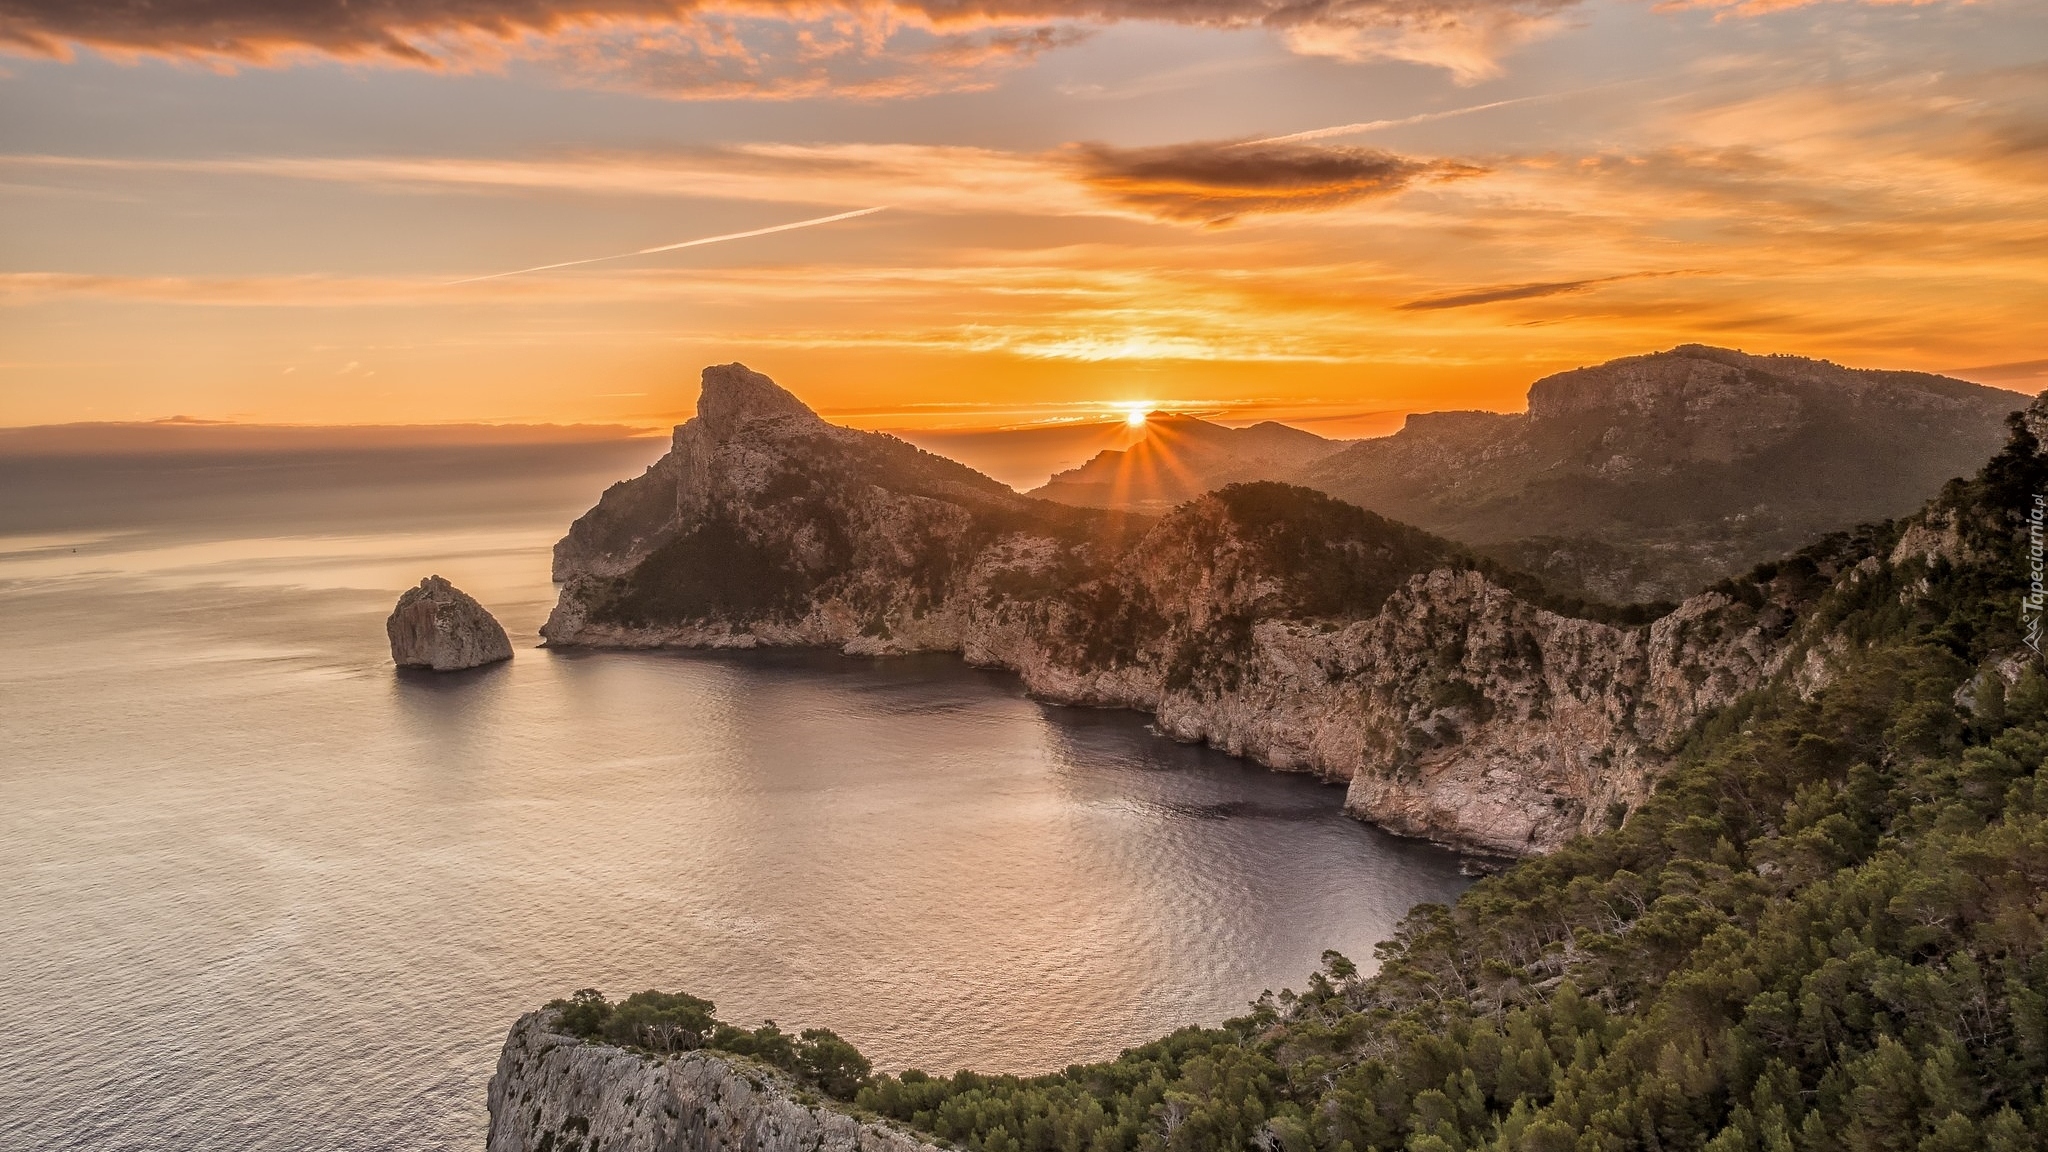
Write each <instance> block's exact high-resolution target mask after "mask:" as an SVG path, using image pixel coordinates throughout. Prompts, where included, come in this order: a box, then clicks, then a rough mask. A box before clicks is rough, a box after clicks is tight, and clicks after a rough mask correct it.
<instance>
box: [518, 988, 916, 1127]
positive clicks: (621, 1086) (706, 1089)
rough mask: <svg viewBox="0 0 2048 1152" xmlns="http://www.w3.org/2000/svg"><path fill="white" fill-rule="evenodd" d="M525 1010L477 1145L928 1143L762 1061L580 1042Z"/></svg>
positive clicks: (547, 1017)
mask: <svg viewBox="0 0 2048 1152" xmlns="http://www.w3.org/2000/svg"><path fill="white" fill-rule="evenodd" d="M555 1019H556V1016H555V1013H553V1012H551V1011H540V1012H529V1013H527V1014H526V1015H525V1016H522V1017H520V1018H519V1022H518V1023H517V1024H515V1025H513V1027H512V1032H511V1034H510V1035H509V1036H507V1037H506V1038H505V1048H504V1050H503V1052H502V1053H501V1054H500V1055H499V1057H498V1071H497V1074H496V1075H494V1076H492V1077H491V1086H490V1109H491V1128H490V1135H489V1136H488V1137H487V1138H486V1142H485V1145H484V1147H485V1148H486V1150H487V1152H561V1150H563V1149H569V1148H587V1149H593V1150H595V1149H600V1148H601V1149H603V1150H604V1152H709V1150H711V1149H721V1148H722V1149H735V1150H744V1152H938V1150H937V1149H936V1147H935V1146H933V1145H931V1144H928V1143H926V1142H924V1141H922V1140H919V1139H917V1138H915V1137H913V1136H909V1135H905V1134H904V1133H902V1132H899V1131H897V1130H896V1129H894V1128H890V1127H887V1126H886V1125H883V1124H879V1123H863V1122H862V1121H859V1120H856V1119H854V1118H853V1117H851V1116H848V1115H846V1114H845V1113H842V1112H839V1111H836V1110H834V1109H832V1108H830V1107H827V1106H824V1105H822V1104H806V1103H803V1102H801V1101H800V1100H799V1099H798V1098H797V1090H796V1089H795V1088H793V1087H792V1086H791V1085H790V1084H789V1082H788V1081H787V1080H786V1079H785V1078H784V1077H783V1076H782V1075H781V1074H780V1073H779V1072H776V1071H775V1070H773V1069H771V1068H767V1067H764V1066H761V1065H757V1064H754V1063H752V1062H750V1061H746V1060H743V1059H741V1058H739V1057H728V1056H722V1055H715V1054H713V1053H709V1052H686V1053H683V1054H681V1055H678V1056H673V1057H670V1058H667V1059H657V1058H655V1057H652V1056H646V1055H643V1054H641V1053H637V1052H631V1051H628V1050H626V1049H623V1048H613V1047H610V1046H608V1045H603V1044H586V1043H584V1042H583V1041H581V1040H579V1039H577V1038H576V1037H574V1036H567V1035H564V1034H562V1033H560V1032H557V1031H555V1030H554V1027H553V1025H554V1023H555Z"/></svg>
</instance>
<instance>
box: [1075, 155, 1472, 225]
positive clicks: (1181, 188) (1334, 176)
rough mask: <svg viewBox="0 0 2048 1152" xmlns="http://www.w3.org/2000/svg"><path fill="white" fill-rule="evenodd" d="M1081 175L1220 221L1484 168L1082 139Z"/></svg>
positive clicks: (1142, 204) (1137, 200)
mask: <svg viewBox="0 0 2048 1152" xmlns="http://www.w3.org/2000/svg"><path fill="white" fill-rule="evenodd" d="M1072 155H1073V158H1074V161H1073V162H1074V167H1075V170H1076V174H1077V175H1078V176H1079V178H1080V179H1081V180H1082V181H1083V182H1084V183H1086V184H1087V185H1089V186H1090V187H1092V188H1094V189H1095V190H1096V191H1097V192H1099V193H1101V194H1103V195H1105V196H1108V197H1110V198H1111V199H1114V200H1116V201H1118V202H1120V203H1123V204H1126V205H1129V206H1131V207H1133V208H1139V209H1142V210H1144V211H1146V212H1149V213H1151V214H1152V215H1154V216H1158V217H1161V218H1162V219H1167V220H1187V221H1198V222H1202V223H1210V224H1216V223H1222V222H1224V221H1227V220H1230V219H1232V218H1234V217H1237V216H1241V215H1244V214H1246V213H1254V212H1304V211H1317V210H1321V209H1327V208H1335V207H1338V206H1339V205H1343V204H1350V203H1353V202H1355V201H1359V200H1370V199H1374V198H1377V197H1382V196H1391V195H1393V194H1394V193H1396V192H1399V191H1401V190H1402V189H1404V188H1407V187H1408V186H1409V185H1411V184H1414V183H1415V182H1417V181H1420V180H1451V179H1459V178H1462V177H1467V176H1476V175H1479V174H1481V173H1482V172H1483V171H1484V169H1482V168H1479V167H1476V166H1474V165H1470V164H1463V163H1459V162H1457V161H1452V160H1419V159H1414V158H1411V157H1407V156H1396V155H1394V154H1393V153H1391V152H1381V151H1378V150H1376V149H1371V148H1342V147H1318V146H1315V145H1312V144H1296V143H1285V142H1282V143H1260V142H1251V143H1246V142H1243V141H1206V142H1204V141H1198V142H1193V143H1187V144H1169V145H1165V146H1163V147H1157V148H1112V147H1110V146H1108V145H1105V144H1083V145H1077V146H1076V147H1075V148H1074V149H1073V153H1072Z"/></svg>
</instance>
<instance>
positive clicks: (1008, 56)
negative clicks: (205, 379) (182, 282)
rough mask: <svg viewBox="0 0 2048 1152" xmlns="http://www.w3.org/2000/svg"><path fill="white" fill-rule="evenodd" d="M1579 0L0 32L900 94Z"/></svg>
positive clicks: (257, 58) (674, 0) (668, 1)
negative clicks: (1094, 33)
mask: <svg viewBox="0 0 2048 1152" xmlns="http://www.w3.org/2000/svg"><path fill="white" fill-rule="evenodd" d="M1578 2H1579V0H1175V2H1173V3H1160V2H1159V0H979V2H977V3H972V4H960V3H956V2H953V0H883V2H880V3H853V2H844V3H833V2H830V0H828V2H826V3H822V4H821V3H816V2H813V0H724V2H704V0H412V2H406V3H398V2H396V0H369V2H365V3H353V4H296V3H276V2H274V0H157V2H155V3H152V4H149V5H146V6H136V5H120V4H113V5H109V4H80V3H75V2H74V0H12V2H11V3H9V4H7V5H6V6H5V7H4V8H0V44H5V45H9V46H11V47H13V48H14V49H15V50H17V51H22V52H29V53H35V54H40V55H48V56H64V55H67V54H68V53H70V52H72V51H73V50H75V49H76V48H79V47H85V48H91V49H95V50H98V51H102V52H107V53H110V54H116V55H159V56H171V57H180V58H187V59H198V60H206V61H211V62H215V63H221V64H227V65H277V64H284V63H289V62H290V61H292V60H294V59H297V58H300V57H304V56H307V55H322V56H328V57H335V58H340V59H347V60H365V61H382V62H387V63H396V64H404V65H413V66H420V67H430V68H464V67H491V66H496V65H498V64H500V63H502V62H503V61H505V60H507V59H512V58H520V59H537V60H541V61H544V62H547V63H550V64H552V65H555V66H558V67H560V68H561V69H562V71H563V73H564V74H565V75H566V76H568V77H570V78H572V79H577V80H581V81H584V82H597V83H611V84H624V85H630V86H634V87H640V88H644V89H647V90H650V91H657V92H666V93H669V94H673V95H680V96H733V95H745V94H755V95H767V96H790V95H807V94H824V93H830V94H837V95H856V96H860V95H866V96H887V95H894V94H910V93H914V92H922V91H932V90H939V89H943V88H946V87H948V86H969V87H972V86H975V85H976V84H977V83H979V82H980V81H979V80H978V78H979V77H981V76H983V75H985V74H986V72H987V71H988V70H990V69H1001V68H1004V67H1008V66H1012V65H1014V64H1015V63H1017V62H1019V61H1023V60H1029V59H1031V58H1033V57H1035V56H1036V55H1038V54H1039V53H1041V52H1043V51H1046V50H1047V49H1050V48H1054V47H1058V46H1060V45H1062V44H1066V43H1072V42H1073V41H1074V40H1075V39H1076V38H1077V37H1079V36H1081V35H1085V33H1086V31H1087V30H1088V29H1090V28H1098V27H1101V26H1104V25H1107V24H1111V23H1116V22H1119V21H1132V20H1143V21H1155V22H1162V23H1174V24H1183V25H1192V26H1200V27H1211V28H1256V27H1264V28H1268V29H1272V30H1273V31H1275V32H1276V33H1278V34H1279V35H1280V36H1281V38H1282V39H1283V41H1284V42H1285V43H1287V44H1288V45H1289V46H1290V47H1292V48H1293V49H1294V50H1295V51H1298V52H1302V53H1306V54H1312V55H1321V56H1334V57H1339V58H1343V59H1352V60H1361V59H1376V58H1386V59H1401V60H1410V61H1416V62H1420V63H1426V64H1432V65H1437V66H1441V67H1445V68H1448V69H1450V70H1452V71H1453V72H1454V73H1456V74H1457V75H1459V76H1460V77H1461V78H1467V79H1470V78H1476V77H1479V76H1483V75H1487V74H1490V73H1491V72H1492V71H1493V70H1494V69H1495V67H1496V65H1495V61H1496V60H1497V58H1498V56H1499V55H1500V54H1501V53H1503V52H1506V51H1508V50H1510V49H1512V48H1513V47H1514V46H1515V45H1517V44H1519V43H1522V42H1524V41H1526V40H1528V39H1530V38H1532V37H1533V36H1535V35H1539V34H1541V32H1542V31H1543V30H1545V29H1547V28H1550V27H1552V26H1554V23H1555V17H1556V15H1557V14H1558V13H1559V12H1561V11H1564V10H1566V9H1568V8H1571V7H1573V6H1574V5H1576V4H1577V3H1578Z"/></svg>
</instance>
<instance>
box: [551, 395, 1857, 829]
mask: <svg viewBox="0 0 2048 1152" xmlns="http://www.w3.org/2000/svg"><path fill="white" fill-rule="evenodd" d="M1831 555H1832V553H1831V552H1830V550H1829V549H1828V548H1826V547H1822V548H1818V549H1815V550H1813V551H1811V552H1810V553H1809V554H1805V555H1802V556H1800V557H1798V558H1796V559H1795V560H1793V561H1791V562H1788V563H1786V564H1783V565H1779V566H1778V567H1776V568H1774V569H1770V570H1767V571H1761V572H1759V573H1758V574H1757V575H1756V576H1754V577H1750V578H1744V579H1740V580H1733V581H1728V582H1725V583H1724V584H1723V585H1721V586H1718V587H1716V588H1715V589H1713V590H1710V591H1707V592H1704V593H1702V594H1700V595H1697V596H1694V597H1692V598H1690V599H1688V600H1686V601H1685V602H1684V603H1682V604H1680V605H1679V606H1677V608H1676V609H1674V610H1671V611H1669V612H1666V613H1664V614H1662V615H1660V616H1657V617H1656V618H1655V619H1650V618H1649V617H1650V616H1651V615H1653V613H1651V612H1647V611H1642V610H1623V609H1613V608H1608V607H1604V606H1601V605H1594V604H1588V603H1585V602H1582V601H1579V600H1576V599H1573V598H1570V597H1562V596H1557V595H1553V594H1551V593H1549V592H1547V591H1546V590H1545V588H1544V587H1543V585H1542V584H1540V583H1539V582H1537V581H1536V580H1534V579H1532V578H1530V577H1527V576H1525V575H1522V574H1520V573H1517V572H1515V571H1513V570H1510V569H1507V568H1504V567H1502V566H1500V565H1498V564H1496V563H1493V562H1491V561H1487V560H1484V559H1482V558H1479V557H1475V556H1473V555H1472V554H1470V553H1468V552H1467V551H1465V550H1464V549H1462V548H1461V547H1459V546H1458V545H1455V544H1453V543H1451V542H1449V541H1446V540H1444V539H1442V538H1439V537H1436V536H1433V535H1430V534H1429V533H1426V532H1423V531H1420V530H1418V529H1415V528H1411V527H1408V526H1406V525H1402V524H1398V523H1395V522H1393V521H1390V520H1387V519H1384V518H1382V517H1380V516H1378V515H1375V514H1373V513H1371V512H1368V511H1365V510H1364V509H1361V508H1357V507H1353V506H1351V505H1347V504H1343V503H1340V502H1339V501H1336V500H1334V499H1331V498H1330V497H1328V496H1325V495H1323V494H1321V493H1317V492H1313V491H1310V490H1307V489H1302V488H1294V487H1289V486H1286V485H1281V484H1275V483H1257V484H1240V485H1232V486H1229V487H1226V488H1224V489H1222V490H1219V491H1216V492H1212V493H1209V494H1206V495H1203V496H1201V497H1198V498H1196V499H1194V500H1191V501H1189V502H1187V503H1186V504H1184V505H1182V506H1181V507H1180V508H1178V509H1177V510H1175V511H1174V512H1172V513H1171V514H1169V515H1167V516H1165V517H1162V518H1157V519H1154V518H1148V517H1142V516H1137V515H1132V514H1128V513H1119V512H1113V511H1102V510H1094V509H1084V508H1076V507H1068V506H1062V505H1058V504H1054V503H1051V502H1047V501H1042V500H1036V499H1031V498H1028V497H1024V496H1019V495H1018V494H1016V493H1015V492H1013V491H1011V490H1010V489H1008V488H1006V487H1004V486H1003V485H1001V484H998V483H996V482H995V481H993V480H990V479H988V478H987V477H984V476H982V475H980V474H979V473H976V472H973V471H972V470H970V469H968V468H966V467H964V466H962V465H959V464H956V463H953V462H952V461H949V460H945V459H942V458H940V457H936V456H933V455H930V454H929V453H925V452H922V451H920V450H918V449H916V448H914V447H912V446H910V445H908V444H905V443H903V442H902V441H900V440H897V439H895V438H893V437H889V436H886V435H882V434H879V433H869V432H860V431H855V430H852V429H847V428H841V427H837V426H834V425H832V424H829V423H827V422H826V421H824V420H822V419H820V418H819V417H818V416H817V415H816V414H815V413H813V412H812V411H811V410H810V409H809V408H807V407H806V406H805V405H804V404H803V403H802V402H801V401H799V400H798V399H797V398H796V397H795V396H793V395H791V394H790V393H789V392H787V391H785V390H784V389H782V388H781V387H779V386H777V385H776V384H775V383H774V382H773V381H771V380H769V379H768V378H767V377H765V376H762V375H760V374H758V373H755V372H751V371H749V370H747V369H746V368H745V367H743V366H741V365H737V364H733V365H721V366H717V367H713V368H709V369H706V370H705V373H704V384H703V392H702V396H701V399H700V401H699V405H698V414H697V417H696V418H695V419H693V420H691V421H689V422H688V423H686V424H683V425H682V426H680V427H679V428H678V429H677V430H676V433H675V439H674V444H673V448H672V450H671V451H670V452H669V454H668V455H667V456H665V457H663V459H662V460H661V461H660V462H658V463H657V464H655V465H654V466H653V467H651V468H650V469H649V470H648V471H647V473H646V474H644V475H642V476H640V477H638V478H636V479H634V480H631V481H627V482H624V483H621V484H618V485H614V486H613V487H612V488H611V489H610V490H609V491H607V492H606V493H605V494H604V497H603V499H602V500H600V501H599V503H598V505H597V506H596V507H595V508H593V509H592V510H591V511H590V512H589V513H587V514H586V515H585V516H583V517H582V518H581V519H579V520H578V521H577V522H576V524H575V525H574V526H573V527H572V528H571V530H570V532H569V534H568V536H567V537H566V538H564V539H563V540H562V541H561V543H560V544H558V545H557V547H556V549H555V575H556V578H557V579H558V580H561V581H563V582H564V587H563V590H562V594H561V598H560V601H559V602H558V604H557V605H556V607H555V609H554V612H553V613H552V615H551V616H550V618H549V620H548V623H547V624H546V626H545V627H544V628H543V629H542V635H543V636H544V637H545V638H546V641H547V643H548V644H549V645H550V646H591V647H618V648H649V647H663V646H675V647H700V648H720V647H731V648H746V647H754V646H759V645H804V646H829V647H834V648H838V649H840V650H843V651H845V652H847V653H850V654H890V653H903V652H911V651H951V652H958V653H960V654H961V655H963V656H964V657H965V658H966V659H967V660H969V661H970V662H972V663H975V664H977V665H982V666H993V667H1001V668H1007V669H1010V670H1012V671H1015V672H1016V673H1018V674H1019V675H1020V676H1021V677H1022V678H1023V681H1024V684H1025V686H1026V688H1027V689H1028V690H1029V691H1030V692H1031V693H1033V694H1034V695H1036V696H1038V697H1040V698H1042V699H1046V700H1050V701H1055V702H1060V703H1067V704H1076V705H1089V706H1099V707H1121V708H1134V709H1139V710H1142V711H1146V712H1150V713H1153V714H1155V715H1156V716H1157V718H1158V724H1159V727H1160V728H1161V730H1162V731H1164V732H1166V733H1168V734H1170V735H1172V736H1173V737H1175V738H1177V739H1181V740H1189V741H1207V742H1208V743H1210V744H1213V745H1215V746H1216V747H1219V748H1223V749H1226V750H1228V751H1230V752H1232V753H1235V754H1238V755H1242V756H1246V757H1249V758H1251V759H1254V760H1256V761H1258V762H1260V763H1262V764H1266V765H1268V766H1271V767H1274V768H1280V769H1287V770H1294V771H1303V772H1312V773H1315V774H1318V775H1320V776H1323V777H1325V778H1328V779H1331V780H1337V781H1345V782H1348V792H1347V794H1346V800H1345V806H1346V808H1347V810H1349V811H1350V812H1352V813H1353V814H1355V815H1357V816H1359V817H1362V818H1364V819H1367V820H1371V821H1373V822H1375V823H1378V824H1381V825H1383V826H1385V827H1387V828H1390V829H1392V830H1394V831H1397V832H1401V833H1405V834H1408V835H1414V836H1421V837H1428V838H1430V839H1433V840H1437V841H1439V842H1442V843H1445V844H1449V845H1452V846H1455V847H1458V848H1462V849H1467V850H1471V851H1477V852H1482V853H1489V854H1497V855H1526V854H1533V853H1542V852H1546V851H1549V850H1552V849H1554V848H1556V847H1558V846H1559V845H1561V844H1563V843H1564V842H1566V841H1567V840H1569V839H1571V838H1572V837H1574V836H1577V835H1580V834H1582V833H1588V832H1594V831H1598V830H1600V829H1603V828H1606V827H1608V826H1610V825H1611V824H1613V823H1614V822H1616V821H1618V820H1619V819H1620V818H1621V817H1622V816H1623V815H1624V814H1625V813H1626V812H1628V811H1629V810H1631V809H1632V808H1634V807H1636V806H1637V805H1639V804H1641V803H1642V802H1643V800H1644V799H1645V798H1646V797H1647V796H1648V795H1649V791H1650V787H1651V785H1652V782H1653V780H1654V778H1655V776H1656V774H1657V771H1658V769H1659V767H1660V765H1662V764H1663V763H1664V761H1665V759H1666V758H1667V757H1668V755H1669V754H1670V752H1671V750H1672V749H1673V748H1674V747H1675V745H1676V744H1677V742H1678V741H1679V740H1681V739H1682V738H1683V737H1684V735H1685V734H1686V733H1687V731H1688V730H1689V729H1690V728H1691V727H1692V726H1693V725H1694V724H1695V723H1696V722H1697V721H1699V720H1700V718H1701V717H1703V716H1704V715H1706V714H1707V713H1708V712H1709V711H1711V710H1713V709H1715V708H1718V707H1720V706H1722V705H1724V704H1727V703H1729V702H1730V701H1732V700H1734V699H1735V698H1736V697H1738V696H1740V695H1741V694H1742V693H1744V692H1746V691H1748V690H1749V689H1751V688H1754V687H1756V686H1758V685H1759V684H1761V683H1763V682H1764V681H1765V680H1766V679H1768V678H1769V677H1771V676H1773V675H1774V674H1776V673H1778V672H1779V671H1780V670H1781V669H1784V668H1785V667H1786V662H1787V659H1788V656H1789V655H1790V654H1791V652H1792V650H1793V649H1794V647H1795V646H1796V642H1797V637H1796V635H1795V633H1796V629H1795V628H1794V624H1795V621H1796V620H1797V619H1798V616H1799V613H1800V611H1801V609H1802V608H1803V607H1804V606H1805V605H1806V604H1807V603H1808V602H1810V600H1811V598H1812V597H1814V596H1817V595H1818V594H1819V593H1820V592H1821V591H1822V590H1824V589H1825V588H1826V587H1827V586H1828V584H1829V583H1831V582H1832V581H1833V580H1834V579H1835V578H1836V577H1837V576H1838V575H1840V572H1839V571H1838V570H1837V567H1838V566H1837V564H1836V562H1835V561H1833V560H1831V559H1830V557H1831ZM1819 668H1820V666H1818V665H1816V670H1815V671H1810V672H1806V671H1803V672H1802V674H1807V675H1822V674H1824V673H1823V672H1821V671H1819V670H1818V669H1819Z"/></svg>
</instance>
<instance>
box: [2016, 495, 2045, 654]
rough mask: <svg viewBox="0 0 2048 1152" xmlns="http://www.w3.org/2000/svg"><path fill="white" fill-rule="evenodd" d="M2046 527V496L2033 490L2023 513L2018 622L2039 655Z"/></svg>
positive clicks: (2030, 644)
mask: <svg viewBox="0 0 2048 1152" xmlns="http://www.w3.org/2000/svg"><path fill="white" fill-rule="evenodd" d="M2044 529H2048V497H2044V496H2042V495H2041V494H2040V493H2039V492H2036V493H2034V507H2033V508H2032V510H2030V511H2029V512H2028V513H2027V595H2026V598H2025V599H2023V600H2021V601H2020V622H2021V623H2022V624H2024V625H2025V626H2026V629H2027V647H2029V648H2032V649H2033V650H2034V655H2036V656H2039V655H2041V610H2042V608H2043V606H2044V605H2048V582H2044V581H2048V559H2044V554H2048V550H2044V546H2043V539H2042V538H2043V535H2044Z"/></svg>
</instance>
